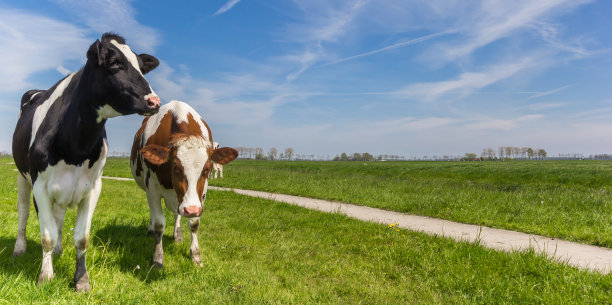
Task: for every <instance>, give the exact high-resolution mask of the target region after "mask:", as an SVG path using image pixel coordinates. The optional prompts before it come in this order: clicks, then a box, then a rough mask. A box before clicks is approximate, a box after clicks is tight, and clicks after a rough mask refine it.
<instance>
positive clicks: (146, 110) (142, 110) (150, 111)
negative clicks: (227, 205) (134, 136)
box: [134, 106, 160, 116]
mask: <svg viewBox="0 0 612 305" xmlns="http://www.w3.org/2000/svg"><path fill="white" fill-rule="evenodd" d="M159 108H160V107H159V106H157V107H153V108H151V107H148V106H143V107H138V108H136V109H134V110H135V111H134V113H137V114H139V115H144V116H151V115H154V114H157V113H158V112H159Z"/></svg>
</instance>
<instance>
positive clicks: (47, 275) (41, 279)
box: [38, 271, 53, 285]
mask: <svg viewBox="0 0 612 305" xmlns="http://www.w3.org/2000/svg"><path fill="white" fill-rule="evenodd" d="M52 278H53V272H43V271H41V272H40V274H39V275H38V285H42V284H43V283H45V282H49V281H51V279H52Z"/></svg>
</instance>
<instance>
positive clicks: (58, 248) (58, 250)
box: [53, 205, 66, 255]
mask: <svg viewBox="0 0 612 305" xmlns="http://www.w3.org/2000/svg"><path fill="white" fill-rule="evenodd" d="M65 215H66V208H63V207H61V206H59V205H55V206H53V217H54V218H55V223H56V224H57V243H56V244H55V248H54V249H53V254H54V255H61V254H62V252H63V248H62V230H63V228H64V216H65Z"/></svg>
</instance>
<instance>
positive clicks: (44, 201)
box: [13, 33, 160, 291]
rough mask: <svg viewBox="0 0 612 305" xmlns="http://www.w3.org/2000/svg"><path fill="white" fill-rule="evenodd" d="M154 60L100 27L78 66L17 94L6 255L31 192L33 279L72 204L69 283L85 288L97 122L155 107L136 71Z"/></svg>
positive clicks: (99, 165) (103, 146) (49, 262)
mask: <svg viewBox="0 0 612 305" xmlns="http://www.w3.org/2000/svg"><path fill="white" fill-rule="evenodd" d="M158 64H159V61H158V60H157V59H156V58H155V57H153V56H151V55H147V54H140V55H136V54H135V53H134V52H132V50H131V49H130V47H129V46H128V45H127V44H125V40H124V39H123V38H122V37H121V36H118V35H115V34H111V33H106V34H104V35H102V39H101V40H96V42H94V43H93V44H92V45H91V46H90V47H89V50H88V51H87V62H86V63H85V66H84V67H83V68H82V69H81V70H79V71H77V72H74V73H71V74H70V75H68V76H66V77H65V78H64V79H62V80H61V81H59V82H58V83H57V84H55V85H54V86H53V87H51V89H49V90H30V91H28V92H26V93H25V94H24V95H23V97H22V99H21V111H20V114H19V120H18V121H17V127H16V128H15V133H14V134H13V157H14V159H15V164H16V165H17V168H18V170H19V173H20V174H19V175H18V178H17V182H18V192H19V197H18V201H17V207H18V213H19V229H18V233H17V241H16V242H15V249H14V252H13V255H15V256H18V255H21V254H23V253H24V252H25V250H26V239H25V233H26V232H25V231H26V222H27V220H28V217H29V213H30V211H29V210H30V193H33V194H34V207H35V208H36V211H37V213H38V221H39V224H40V238H41V244H42V250H43V255H42V266H41V269H40V274H39V276H38V283H39V284H40V283H42V282H45V281H48V280H50V279H51V278H53V259H52V254H53V253H55V254H59V253H61V252H62V242H61V240H62V227H63V223H64V215H65V213H66V209H67V208H75V207H76V208H77V219H76V225H75V227H74V246H75V248H76V270H75V272H74V281H75V287H76V290H77V291H89V290H90V289H91V288H90V285H89V276H88V274H87V267H86V264H85V251H86V249H87V243H88V241H89V230H90V227H91V218H92V215H93V212H94V209H95V207H96V203H97V202H98V197H99V195H100V190H101V179H100V178H101V176H102V169H103V167H104V164H105V162H106V153H107V151H108V146H107V142H106V130H105V128H104V124H105V123H106V120H107V119H108V118H111V117H115V116H120V115H127V114H133V113H138V114H140V115H152V114H155V113H157V111H159V107H160V100H159V98H158V97H157V95H156V94H155V92H154V91H153V90H152V89H151V86H149V83H148V82H147V80H146V79H145V78H144V76H143V74H146V73H147V72H149V71H151V70H153V69H154V68H155V67H157V65H158Z"/></svg>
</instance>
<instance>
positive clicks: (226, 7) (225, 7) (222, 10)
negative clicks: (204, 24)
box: [213, 0, 240, 16]
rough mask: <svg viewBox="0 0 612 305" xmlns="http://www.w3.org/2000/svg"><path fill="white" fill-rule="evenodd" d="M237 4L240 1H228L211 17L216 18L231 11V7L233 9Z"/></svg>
mask: <svg viewBox="0 0 612 305" xmlns="http://www.w3.org/2000/svg"><path fill="white" fill-rule="evenodd" d="M238 2H240V0H229V1H227V2H226V3H225V4H224V5H223V6H222V7H221V8H219V10H217V12H216V13H214V15H213V16H217V15H220V14H223V13H225V12H227V11H229V10H231V9H232V7H234V5H236V4H238Z"/></svg>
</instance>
